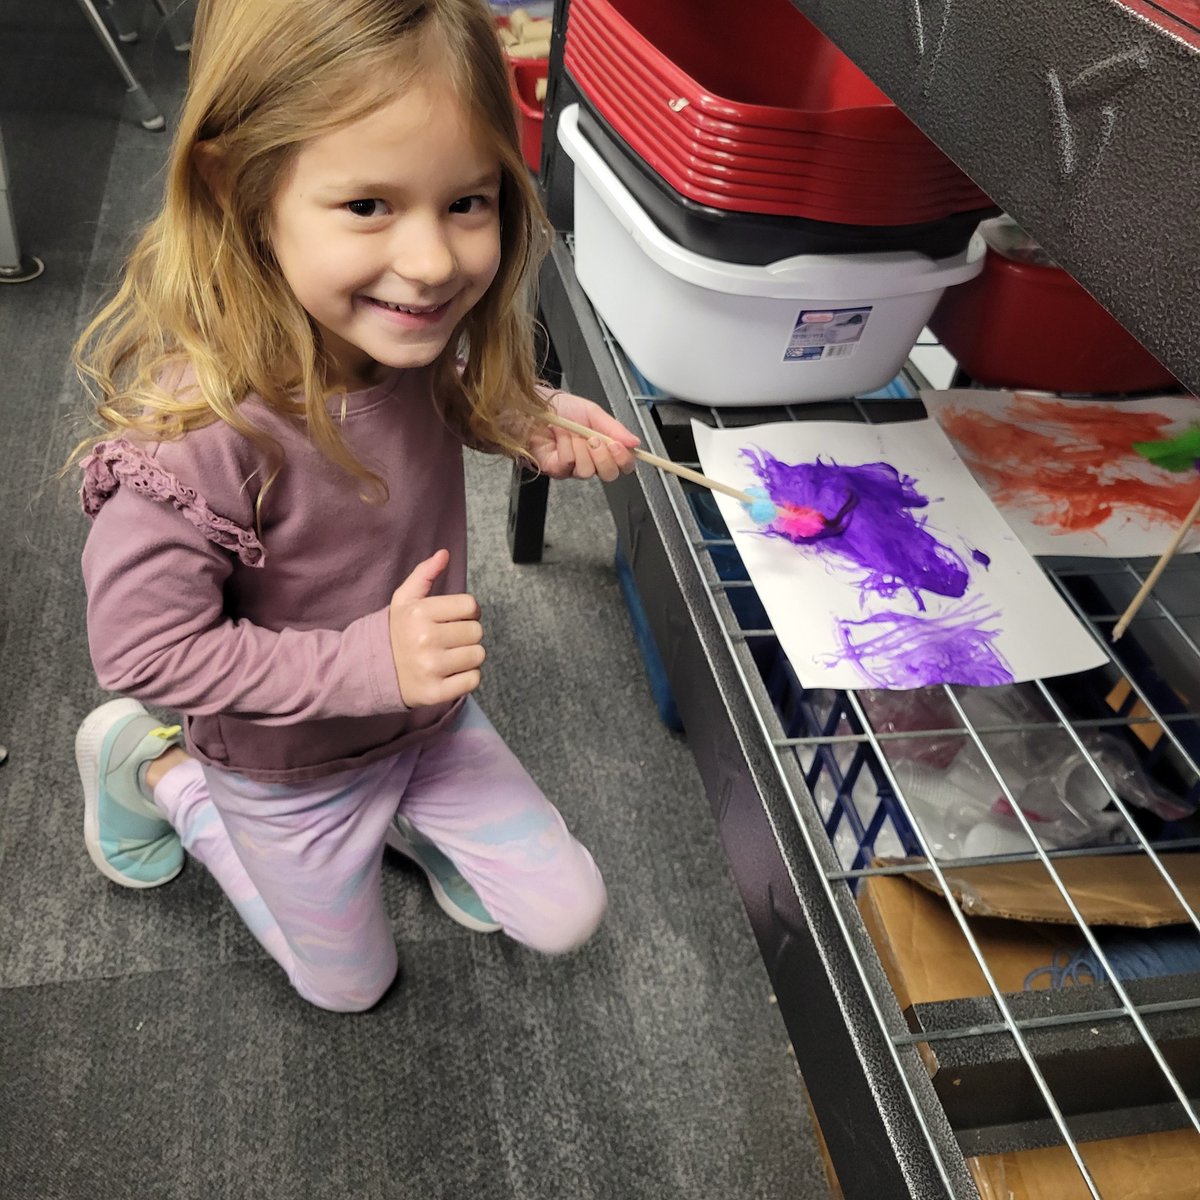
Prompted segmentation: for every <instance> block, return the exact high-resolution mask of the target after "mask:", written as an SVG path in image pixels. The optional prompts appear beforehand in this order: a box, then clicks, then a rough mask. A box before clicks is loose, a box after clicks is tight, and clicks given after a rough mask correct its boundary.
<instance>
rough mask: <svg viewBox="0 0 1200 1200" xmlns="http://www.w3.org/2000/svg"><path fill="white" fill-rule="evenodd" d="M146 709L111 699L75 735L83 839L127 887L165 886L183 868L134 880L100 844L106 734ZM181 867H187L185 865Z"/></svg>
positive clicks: (98, 862)
mask: <svg viewBox="0 0 1200 1200" xmlns="http://www.w3.org/2000/svg"><path fill="white" fill-rule="evenodd" d="M142 712H145V709H144V708H143V706H142V705H141V704H139V703H138V702H137V701H136V700H131V699H129V698H128V697H122V698H121V699H119V700H110V701H109V702H108V703H107V704H102V705H101V706H100V707H99V708H98V709H96V710H95V712H93V713H90V714H89V715H88V717H87V718H86V720H85V721H84V722H83V724H82V725H81V726H80V727H79V732H78V733H77V734H76V735H75V764H76V766H78V768H79V778H80V780H81V781H82V783H83V842H84V845H85V846H87V852H88V857H89V858H90V859H91V860H92V863H93V865H94V866H95V868H96V870H97V871H99V872H100V874H101V875H103V876H104V877H105V878H106V879H111V880H112V881H113V883H119V884H120V885H121V886H122V887H127V888H152V887H161V886H162V885H163V884H164V883H170V882H171V880H172V879H174V878H175V876H176V875H178V874H179V871H175V872H174V873H173V874H171V875H168V876H167V877H166V878H165V879H156V880H155V881H154V882H153V883H147V882H146V881H145V880H142V879H133V878H131V877H130V876H128V875H122V874H121V872H120V871H118V870H117V869H116V867H114V866H113V865H112V863H110V862H109V861H108V859H106V858H105V857H104V851H103V850H102V849H101V847H100V791H99V786H100V751H101V749H102V748H103V746H104V737H105V735H106V734H107V733H108V731H109V730H110V729H111V728H112V726H113V725H114V724H115V723H116V722H117V721H119V720H120V719H121V718H122V717H128V716H133V715H134V714H135V713H142ZM179 870H180V871H182V870H183V867H182V865H181V866H180V868H179Z"/></svg>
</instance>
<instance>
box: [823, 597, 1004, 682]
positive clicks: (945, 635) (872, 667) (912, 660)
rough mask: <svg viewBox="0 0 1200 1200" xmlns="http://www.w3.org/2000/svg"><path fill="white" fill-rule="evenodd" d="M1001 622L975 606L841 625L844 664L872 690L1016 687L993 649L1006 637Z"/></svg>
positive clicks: (978, 603)
mask: <svg viewBox="0 0 1200 1200" xmlns="http://www.w3.org/2000/svg"><path fill="white" fill-rule="evenodd" d="M999 619H1000V614H999V613H998V612H996V611H995V610H994V609H986V608H983V607H982V601H978V600H975V601H969V602H968V603H967V604H965V605H961V606H960V607H959V608H958V609H957V610H956V611H953V612H948V613H945V614H943V615H942V616H940V617H917V616H912V615H911V614H908V613H896V612H891V613H879V614H878V615H876V616H873V617H867V618H866V619H865V620H862V621H839V622H838V623H837V631H838V638H839V640H840V642H841V644H842V649H843V651H844V654H843V655H842V656H841V657H842V661H850V662H853V663H854V665H855V666H856V667H858V669H859V670H860V671H861V672H862V674H863V676H864V678H865V679H866V681H867V684H868V686H870V687H878V688H918V687H929V686H931V685H933V684H938V683H961V684H967V685H970V686H972V687H993V686H995V685H996V684H1001V683H1012V682H1013V673H1012V670H1011V669H1010V667H1009V665H1008V663H1007V662H1005V660H1004V658H1003V657H1002V655H1001V654H1000V653H999V652H998V651H997V650H996V648H995V646H993V645H992V643H993V642H994V641H995V640H996V638H997V637H998V636H999V634H1000V629H999V626H998V624H997V622H998V621H999ZM987 626H991V628H987Z"/></svg>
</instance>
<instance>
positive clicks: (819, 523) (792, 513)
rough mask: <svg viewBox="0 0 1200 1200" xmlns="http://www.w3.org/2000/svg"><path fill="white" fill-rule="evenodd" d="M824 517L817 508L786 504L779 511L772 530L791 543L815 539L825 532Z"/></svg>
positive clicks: (772, 523) (772, 524)
mask: <svg viewBox="0 0 1200 1200" xmlns="http://www.w3.org/2000/svg"><path fill="white" fill-rule="evenodd" d="M825 526H826V521H825V518H824V516H823V515H822V514H821V513H819V512H818V511H817V510H816V509H815V508H808V507H807V506H806V505H800V504H784V505H781V506H780V508H779V509H778V513H777V515H776V517H775V520H774V521H772V522H771V530H772V532H774V533H778V534H781V535H782V536H783V537H785V538H787V539H788V540H789V541H792V542H797V541H802V540H806V539H808V538H814V537H816V536H817V535H818V534H820V533H823V532H824V531H825Z"/></svg>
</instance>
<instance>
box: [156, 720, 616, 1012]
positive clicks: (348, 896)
mask: <svg viewBox="0 0 1200 1200" xmlns="http://www.w3.org/2000/svg"><path fill="white" fill-rule="evenodd" d="M154 799H155V803H156V804H157V805H158V807H159V808H161V809H162V811H163V812H164V813H165V814H166V816H167V818H168V820H170V822H171V824H172V825H173V826H174V827H175V829H176V831H177V832H178V833H179V836H180V839H181V840H182V842H183V845H184V847H185V848H186V849H187V850H188V851H189V852H190V853H191V854H192V856H193V857H194V858H196V859H198V860H199V861H200V862H202V863H203V864H204V865H205V866H206V867H207V868H208V870H209V871H210V872H211V873H212V875H213V876H214V877H215V878H216V880H217V882H218V883H219V884H220V885H221V887H222V889H223V890H224V892H225V894H226V895H227V896H228V897H229V899H230V900H231V901H232V902H233V904H234V906H235V907H236V908H237V910H238V912H239V913H240V914H241V916H242V919H243V920H244V921H245V922H246V924H247V926H248V927H249V929H250V930H251V932H252V933H253V934H254V936H255V937H256V938H258V940H259V942H260V943H262V945H263V947H264V948H265V949H266V950H267V951H268V953H269V954H270V955H271V956H272V957H273V958H274V959H275V960H276V961H277V962H278V963H279V964H280V966H282V967H283V969H284V970H285V971H286V972H287V976H288V979H289V980H290V981H291V983H292V986H293V987H295V989H296V990H297V991H298V992H299V993H300V995H302V996H303V997H304V998H305V999H307V1000H309V1001H311V1002H312V1003H313V1004H316V1005H319V1006H320V1007H321V1008H328V1009H333V1010H335V1011H339V1012H357V1011H361V1010H362V1009H366V1008H369V1007H370V1006H371V1005H372V1004H374V1003H375V1001H376V1000H378V999H379V997H380V996H381V995H382V994H383V993H384V991H385V990H386V989H387V987H388V986H389V984H390V983H391V981H392V979H393V978H394V977H395V974H396V966H397V959H396V947H395V944H394V941H393V938H392V931H391V929H390V927H389V925H388V920H387V916H386V914H385V912H384V907H383V897H382V888H381V884H380V875H381V870H382V860H383V849H384V839H385V835H386V832H387V828H388V824H389V822H390V821H391V819H392V816H393V814H394V813H396V811H397V810H399V811H400V812H402V813H403V814H404V815H405V816H406V817H407V818H408V819H409V820H410V821H411V822H412V824H413V825H414V826H415V827H416V828H417V829H418V830H419V831H420V832H421V833H423V834H424V835H425V836H426V837H427V838H429V839H430V840H431V841H432V842H434V843H435V844H436V845H437V846H439V847H441V849H442V850H443V852H444V853H445V854H446V855H447V856H448V857H449V858H451V859H452V860H453V861H454V863H455V865H456V866H457V867H458V869H459V871H461V872H462V875H463V877H464V878H465V879H466V880H467V882H468V883H470V884H471V886H472V887H474V889H475V890H476V892H477V893H478V894H479V898H480V899H481V900H482V901H483V903H484V904H485V905H486V906H487V909H488V911H489V912H490V913H491V914H492V916H493V917H494V918H495V920H496V921H497V922H498V923H499V924H500V926H501V927H502V928H503V930H504V931H505V932H506V933H507V934H508V935H509V936H510V937H512V938H514V939H515V940H517V941H518V942H522V943H524V944H525V945H527V946H530V947H532V948H534V949H536V950H540V951H543V952H545V953H548V954H558V953H564V952H566V951H568V950H571V949H574V948H575V947H576V946H579V945H580V944H582V943H583V942H584V941H586V940H587V939H588V937H590V936H591V934H592V933H593V932H594V931H595V929H596V927H597V926H598V925H599V923H600V920H601V918H602V916H603V915H604V908H605V903H606V898H605V890H604V883H603V881H602V879H601V878H600V872H599V871H598V870H597V868H596V864H595V863H594V862H593V861H592V856H591V855H590V854H589V853H588V852H587V850H585V849H584V847H583V846H581V845H580V844H579V843H578V842H577V841H576V840H575V839H574V838H573V837H572V836H571V834H570V833H569V832H568V830H567V827H566V824H565V823H564V821H563V819H562V817H561V816H560V815H559V813H558V810H557V809H555V808H554V806H553V805H552V804H551V803H550V802H549V801H548V800H547V799H546V797H545V796H543V795H542V793H541V791H540V790H539V788H538V787H537V785H536V784H535V783H534V782H533V780H532V779H531V778H530V777H529V775H528V773H527V772H526V771H525V769H524V768H523V767H522V766H521V764H520V763H519V762H518V761H517V759H516V756H515V755H514V754H513V753H512V751H510V750H509V749H508V747H507V746H506V745H505V744H504V741H503V740H502V739H501V737H500V735H499V734H498V733H497V732H496V731H495V729H494V728H493V727H492V724H491V722H490V721H489V720H488V719H487V717H486V716H485V715H484V713H483V710H482V709H481V708H480V707H479V705H478V704H476V703H475V701H474V700H473V699H471V698H468V700H467V703H466V705H465V706H464V708H463V710H462V713H461V714H460V715H459V717H458V719H457V721H456V722H455V723H454V724H453V725H452V726H451V727H450V728H448V729H447V730H445V731H444V732H443V733H441V734H438V735H437V736H435V737H433V738H431V739H430V740H429V741H427V742H425V743H422V744H421V745H419V746H417V747H416V748H414V749H412V750H408V751H405V752H404V753H402V754H399V755H396V756H395V757H394V758H389V759H385V760H383V761H381V762H376V763H371V764H370V765H368V766H365V767H360V768H357V769H355V770H352V771H346V772H342V773H340V774H337V775H331V776H328V777H327V778H324V779H319V780H315V781H312V782H309V783H305V784H303V785H299V786H297V785H284V784H269V783H256V782H253V781H252V780H249V779H245V778H243V777H242V776H240V775H235V774H232V773H230V772H228V771H223V770H217V769H214V768H211V767H204V766H201V764H199V763H198V762H196V761H194V760H192V759H189V760H188V762H187V763H186V764H181V765H179V766H177V767H174V768H172V769H171V770H170V771H168V772H167V773H166V774H165V775H164V776H163V778H162V779H161V780H160V781H159V784H158V786H157V787H156V788H155V792H154Z"/></svg>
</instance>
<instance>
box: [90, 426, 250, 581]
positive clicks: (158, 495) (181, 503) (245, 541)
mask: <svg viewBox="0 0 1200 1200" xmlns="http://www.w3.org/2000/svg"><path fill="white" fill-rule="evenodd" d="M80 467H81V469H82V471H83V483H82V484H81V485H80V488H79V500H80V503H81V504H82V505H83V511H84V512H85V513H86V514H87V515H88V516H89V517H94V516H95V515H96V514H97V513H98V512H99V511H100V509H101V508H103V507H104V502H105V501H106V500H108V499H109V497H110V496H112V495H113V494H114V493H115V492H116V490H117V489H118V488H122V487H127V488H130V489H131V490H132V491H135V492H137V493H138V494H139V495H142V496H146V497H147V498H148V499H150V500H157V501H159V502H160V503H162V504H171V505H174V507H175V508H176V509H177V510H178V511H179V512H180V513H181V514H182V515H183V516H184V518H186V520H187V521H189V522H190V523H191V524H192V525H194V526H195V527H196V528H197V529H198V530H200V532H201V533H202V534H204V536H205V537H206V538H208V540H209V541H210V542H212V543H214V544H215V545H217V546H220V547H221V549H223V550H229V551H232V552H233V553H234V554H236V555H237V556H238V558H239V559H240V560H241V561H242V562H243V563H244V564H245V565H246V566H248V567H261V566H263V565H264V563H265V562H266V559H267V551H266V548H265V547H264V546H263V544H262V542H260V541H259V539H258V535H257V534H255V533H254V532H253V531H252V530H249V529H243V528H242V527H241V526H240V525H238V524H236V523H235V522H233V521H231V520H229V519H228V518H227V517H222V516H219V515H218V514H217V513H215V512H213V510H212V509H211V508H209V507H208V502H207V501H206V500H205V499H204V497H203V496H201V495H200V494H199V492H197V491H196V490H195V489H194V488H190V487H188V486H187V485H186V484H183V483H180V481H179V480H178V479H176V478H175V476H174V475H172V474H171V473H170V471H165V470H164V469H163V468H162V467H160V466H159V465H158V463H156V462H155V461H154V459H152V458H150V457H149V456H148V455H146V454H145V453H143V452H142V451H141V450H139V449H138V447H136V446H135V445H133V443H132V442H127V441H125V440H124V439H123V438H118V439H116V440H115V441H111V442H97V443H96V445H95V446H94V447H93V448H92V452H91V453H90V454H89V455H88V456H87V457H86V458H85V459H84V460H83V462H82V463H81V464H80Z"/></svg>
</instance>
